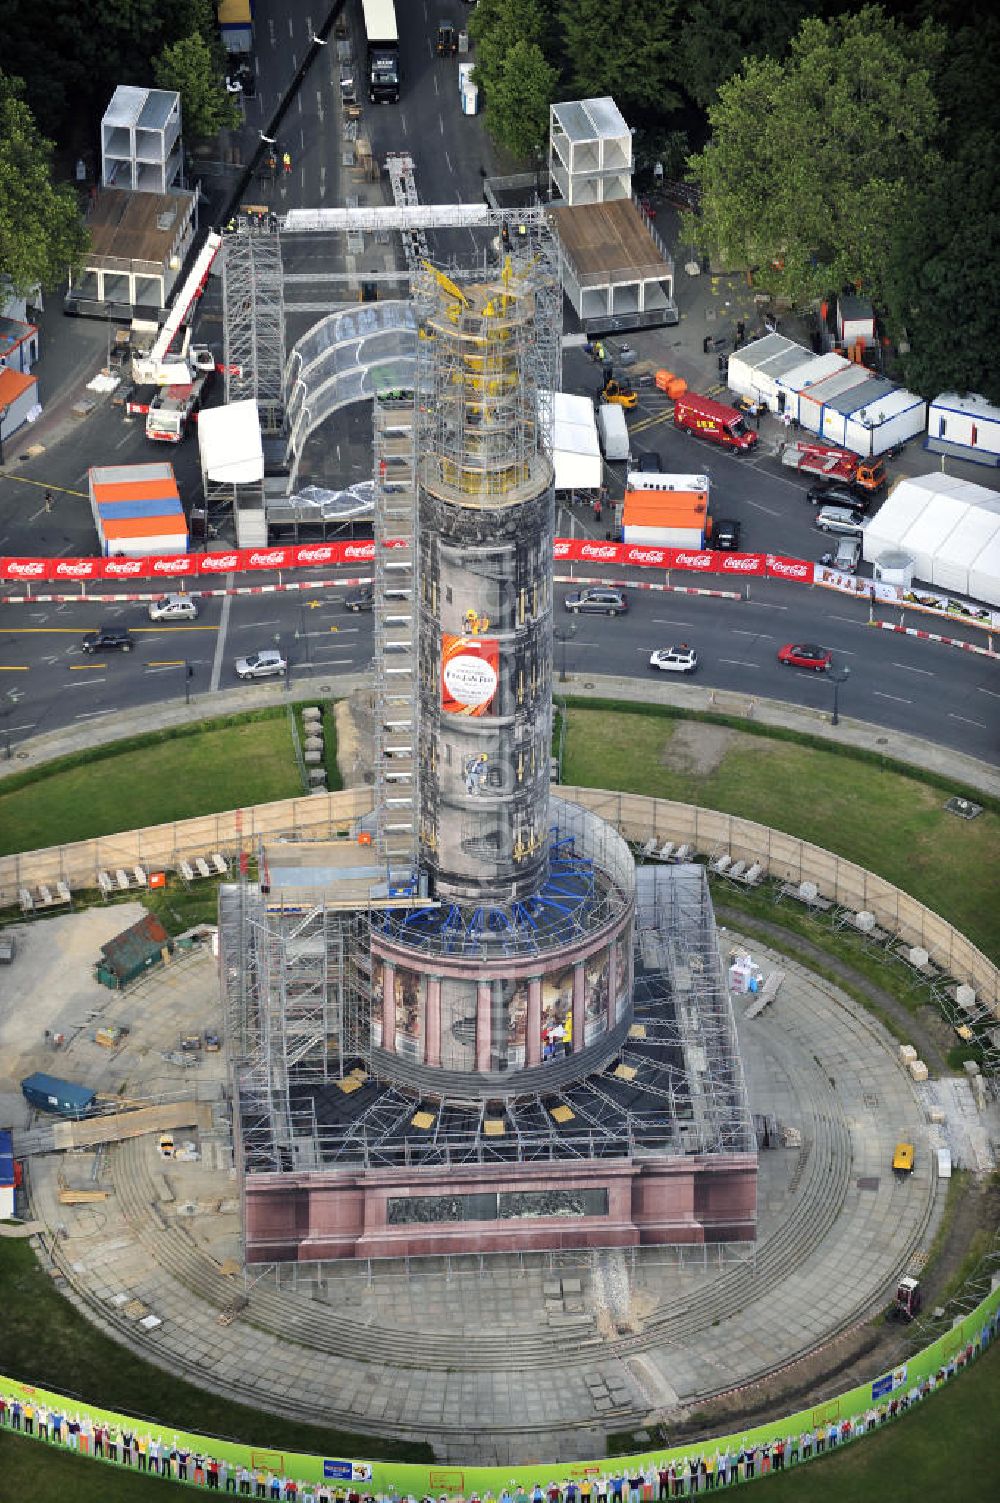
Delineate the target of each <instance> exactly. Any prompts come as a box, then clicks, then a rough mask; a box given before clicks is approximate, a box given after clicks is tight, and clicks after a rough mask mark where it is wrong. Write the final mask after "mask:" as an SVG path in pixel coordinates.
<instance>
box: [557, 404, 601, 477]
mask: <svg viewBox="0 0 1000 1503" xmlns="http://www.w3.org/2000/svg"><path fill="white" fill-rule="evenodd" d="M553 398H554V400H553V404H552V407H553V417H554V425H553V426H554V433H553V439H552V458H553V462H554V464H555V472H556V490H557V491H596V490H598V489H600V486H601V481H602V478H603V473H604V471H603V461H602V459H601V445H600V442H599V440H598V437H597V420H596V418H595V416H594V404H593V402H592V401H591V399H590V398H589V397H574V396H571V395H570V394H569V393H568V392H565V391H557V392H554V393H553Z"/></svg>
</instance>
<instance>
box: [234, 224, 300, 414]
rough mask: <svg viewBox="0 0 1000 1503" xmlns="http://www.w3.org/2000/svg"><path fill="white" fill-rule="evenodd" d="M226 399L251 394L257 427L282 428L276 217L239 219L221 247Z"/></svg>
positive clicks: (282, 358)
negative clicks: (262, 220) (265, 219)
mask: <svg viewBox="0 0 1000 1503" xmlns="http://www.w3.org/2000/svg"><path fill="white" fill-rule="evenodd" d="M221 261H222V296H223V308H224V315H223V365H224V368H225V373H226V401H227V402H241V401H246V400H247V399H249V398H252V399H253V400H254V401H255V402H256V403H257V407H258V410H259V412H260V424H261V431H262V432H263V433H264V434H265V435H266V434H279V433H281V432H283V430H284V400H283V378H284V371H285V301H284V275H283V271H282V260H281V237H280V234H279V232H278V229H277V225H276V222H275V223H274V224H268V223H266V222H261V223H258V222H256V221H253V222H249V221H240V222H238V225H237V228H236V229H235V230H234V231H231V232H230V233H229V234H227V235H226V237H225V240H224V242H223V247H222V255H221Z"/></svg>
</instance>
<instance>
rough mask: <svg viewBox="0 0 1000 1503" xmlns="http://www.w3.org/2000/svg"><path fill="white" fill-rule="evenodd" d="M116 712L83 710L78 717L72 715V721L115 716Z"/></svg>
mask: <svg viewBox="0 0 1000 1503" xmlns="http://www.w3.org/2000/svg"><path fill="white" fill-rule="evenodd" d="M117 713H118V712H117V710H84V711H83V713H82V714H80V715H74V716H73V719H74V720H96V719H97V717H98V715H116V714H117Z"/></svg>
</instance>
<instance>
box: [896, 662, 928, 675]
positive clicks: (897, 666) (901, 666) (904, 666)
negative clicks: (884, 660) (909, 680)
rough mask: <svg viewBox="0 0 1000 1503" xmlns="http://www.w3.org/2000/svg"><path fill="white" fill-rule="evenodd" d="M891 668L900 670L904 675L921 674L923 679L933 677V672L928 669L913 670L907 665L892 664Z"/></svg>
mask: <svg viewBox="0 0 1000 1503" xmlns="http://www.w3.org/2000/svg"><path fill="white" fill-rule="evenodd" d="M892 666H893V667H894V668H902V670H903V672H904V673H922V674H923V676H924V678H933V677H934V674H933V671H932V670H931V669H930V668H913V667H911V665H910V664H909V663H893V665H892Z"/></svg>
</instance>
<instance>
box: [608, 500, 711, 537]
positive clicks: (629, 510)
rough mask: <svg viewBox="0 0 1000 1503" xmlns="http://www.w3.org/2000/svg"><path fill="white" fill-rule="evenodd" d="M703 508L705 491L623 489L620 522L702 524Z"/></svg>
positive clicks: (626, 524) (628, 524) (630, 524)
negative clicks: (623, 502)
mask: <svg viewBox="0 0 1000 1503" xmlns="http://www.w3.org/2000/svg"><path fill="white" fill-rule="evenodd" d="M707 512H708V493H707V492H706V491H626V492H625V504H624V506H623V508H622V526H623V527H693V528H702V527H704V525H705V516H706V514H707Z"/></svg>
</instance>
